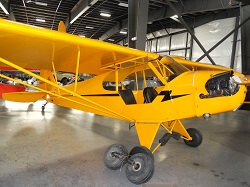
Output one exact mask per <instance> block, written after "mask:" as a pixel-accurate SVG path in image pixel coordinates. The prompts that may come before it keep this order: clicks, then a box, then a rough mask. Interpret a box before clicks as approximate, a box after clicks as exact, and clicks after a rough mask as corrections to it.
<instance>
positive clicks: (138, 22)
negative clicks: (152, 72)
mask: <svg viewBox="0 0 250 187" xmlns="http://www.w3.org/2000/svg"><path fill="white" fill-rule="evenodd" d="M148 7H149V0H129V1H128V45H129V47H131V48H135V49H139V50H143V51H144V50H145V45H146V34H147V23H148Z"/></svg>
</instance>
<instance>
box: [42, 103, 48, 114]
mask: <svg viewBox="0 0 250 187" xmlns="http://www.w3.org/2000/svg"><path fill="white" fill-rule="evenodd" d="M47 104H48V102H46V103H45V104H44V105H43V106H42V112H44V110H45V106H46V105H47Z"/></svg>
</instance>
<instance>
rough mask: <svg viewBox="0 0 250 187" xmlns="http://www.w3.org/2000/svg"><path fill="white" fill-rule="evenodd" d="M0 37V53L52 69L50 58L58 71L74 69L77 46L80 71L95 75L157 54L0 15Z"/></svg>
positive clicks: (24, 64)
mask: <svg viewBox="0 0 250 187" xmlns="http://www.w3.org/2000/svg"><path fill="white" fill-rule="evenodd" d="M61 30H62V29H61ZM0 41H1V45H0V57H1V58H4V59H6V60H8V61H10V62H12V63H14V64H16V65H19V66H21V67H23V68H37V69H47V70H52V69H53V68H52V63H51V62H52V61H53V62H54V64H55V69H56V70H57V71H66V72H75V69H76V61H77V54H78V50H79V51H80V67H79V73H88V74H96V75H98V74H100V73H103V72H105V70H104V69H102V67H104V66H108V65H113V64H115V63H119V62H123V61H130V60H132V59H136V58H142V57H147V58H148V60H153V59H156V58H157V57H158V56H159V55H157V54H154V53H148V52H144V51H138V50H134V49H130V48H126V47H122V46H119V45H115V44H110V43H105V42H102V41H98V40H93V39H88V38H81V37H78V36H75V35H72V34H67V33H63V32H57V31H52V30H48V29H44V28H39V27H34V26H28V25H24V24H20V23H15V22H11V21H7V20H3V19H0ZM0 66H5V64H2V63H0Z"/></svg>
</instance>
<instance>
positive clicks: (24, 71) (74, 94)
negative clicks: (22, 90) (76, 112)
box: [0, 57, 134, 122]
mask: <svg viewBox="0 0 250 187" xmlns="http://www.w3.org/2000/svg"><path fill="white" fill-rule="evenodd" d="M0 61H1V62H2V63H4V64H6V65H8V66H11V67H13V68H15V69H17V70H19V71H21V72H23V73H26V74H28V75H30V76H32V77H35V78H37V79H38V80H40V81H43V82H45V83H47V84H49V85H51V86H54V87H55V88H58V89H60V90H63V91H65V92H66V93H68V94H70V95H73V96H75V97H77V98H80V99H82V100H85V101H87V102H88V103H91V104H93V105H95V106H97V107H99V108H101V109H99V108H95V107H91V106H89V105H85V104H81V105H84V106H87V107H90V108H92V109H95V110H99V111H101V112H104V113H109V114H111V115H112V116H119V117H118V118H119V119H121V118H122V119H126V120H128V121H131V122H133V121H134V120H133V119H130V118H128V117H126V116H124V115H121V114H118V113H116V112H114V111H112V110H110V109H108V108H106V107H104V106H101V105H100V104H98V103H95V102H94V101H91V100H89V99H87V98H84V97H83V96H81V95H79V94H77V93H75V92H73V91H70V90H68V89H66V88H64V87H61V86H59V85H57V84H55V83H53V82H51V81H49V80H47V79H44V78H43V77H41V76H39V75H36V74H34V73H32V72H30V71H28V70H26V69H24V68H22V67H20V66H17V65H16V64H13V63H11V62H9V61H7V60H5V59H3V58H1V57H0ZM0 77H3V78H5V79H9V80H11V78H10V77H6V76H4V75H1V74H0ZM12 81H15V82H18V83H19V84H23V85H25V86H28V87H32V86H31V85H28V84H25V83H23V82H21V81H17V80H15V79H13V80H12ZM33 88H34V89H36V90H39V91H44V92H46V93H48V94H51V95H54V96H59V97H62V98H63V99H65V98H66V97H63V96H61V95H58V94H54V93H53V92H50V91H46V90H40V89H38V88H37V87H33ZM67 100H69V99H67ZM70 101H73V100H70ZM76 102H77V101H76ZM77 103H78V104H80V102H77Z"/></svg>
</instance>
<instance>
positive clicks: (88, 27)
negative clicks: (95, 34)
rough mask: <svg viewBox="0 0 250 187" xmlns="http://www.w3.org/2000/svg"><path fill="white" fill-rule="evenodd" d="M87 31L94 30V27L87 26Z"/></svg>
mask: <svg viewBox="0 0 250 187" xmlns="http://www.w3.org/2000/svg"><path fill="white" fill-rule="evenodd" d="M85 28H86V29H93V28H94V27H90V26H86V27H85Z"/></svg>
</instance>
